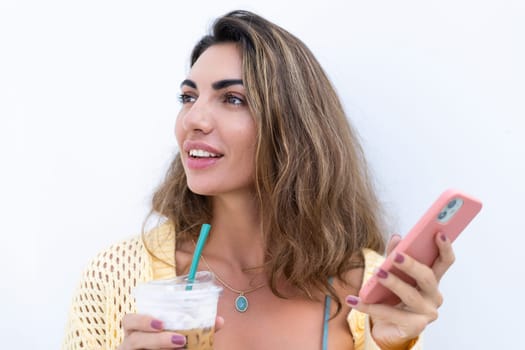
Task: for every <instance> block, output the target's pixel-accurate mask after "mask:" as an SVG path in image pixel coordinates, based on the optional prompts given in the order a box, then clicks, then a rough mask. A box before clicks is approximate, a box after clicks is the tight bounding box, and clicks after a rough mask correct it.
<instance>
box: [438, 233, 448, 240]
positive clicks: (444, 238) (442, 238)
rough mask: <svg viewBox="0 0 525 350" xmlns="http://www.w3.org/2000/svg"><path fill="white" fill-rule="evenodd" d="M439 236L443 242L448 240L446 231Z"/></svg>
mask: <svg viewBox="0 0 525 350" xmlns="http://www.w3.org/2000/svg"><path fill="white" fill-rule="evenodd" d="M439 237H440V238H441V240H442V241H443V242H446V241H447V236H445V234H444V233H442V234H440V236H439Z"/></svg>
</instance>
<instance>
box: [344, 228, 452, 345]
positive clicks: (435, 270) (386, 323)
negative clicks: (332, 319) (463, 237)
mask: <svg viewBox="0 0 525 350" xmlns="http://www.w3.org/2000/svg"><path fill="white" fill-rule="evenodd" d="M399 240H400V237H399V236H394V237H393V239H391V241H390V243H389V247H388V248H387V253H389V252H390V251H391V250H392V249H393V248H394V247H395V246H396V245H397V243H399ZM435 241H436V244H437V246H438V248H439V257H438V258H437V260H436V261H435V263H434V265H433V266H432V267H428V266H426V265H424V264H421V263H419V262H418V261H416V260H414V259H412V258H411V257H410V256H408V255H402V254H398V255H397V256H395V257H392V258H391V259H394V265H395V266H396V267H397V268H398V269H400V270H401V271H403V272H405V273H406V274H407V275H409V276H411V277H412V278H413V279H414V280H415V281H416V282H417V286H416V287H413V286H411V285H410V284H408V283H406V282H404V281H403V280H401V279H399V278H398V277H396V276H395V275H393V274H391V273H390V274H389V273H386V272H385V271H383V270H379V271H377V272H376V274H377V276H378V277H379V278H378V280H379V281H380V283H381V284H382V285H384V286H385V287H387V288H389V289H390V290H392V291H393V292H394V293H395V294H396V295H397V296H398V297H399V298H400V299H401V303H399V304H398V305H396V306H389V305H384V304H365V303H363V302H361V301H360V300H359V299H358V298H357V297H354V296H349V297H348V298H347V303H348V304H349V305H350V306H351V307H352V308H354V309H356V310H358V311H361V312H364V313H367V314H368V315H369V316H370V319H371V326H372V337H373V338H374V340H375V342H376V343H377V345H379V346H380V347H381V349H405V348H406V346H407V345H408V344H409V343H410V341H411V340H412V339H414V338H416V337H417V336H419V334H421V332H422V331H423V330H424V329H425V327H426V326H427V325H428V324H429V323H431V322H432V321H434V320H436V319H437V317H438V308H439V307H440V306H441V304H442V303H443V297H442V295H441V293H440V292H439V289H438V283H439V280H440V279H441V277H443V275H444V274H445V272H446V271H447V270H448V268H449V267H450V266H451V265H452V264H453V262H454V259H455V257H454V252H453V250H452V247H451V244H450V240H449V239H448V238H447V237H446V236H445V235H444V234H441V233H438V234H437V235H436V237H435Z"/></svg>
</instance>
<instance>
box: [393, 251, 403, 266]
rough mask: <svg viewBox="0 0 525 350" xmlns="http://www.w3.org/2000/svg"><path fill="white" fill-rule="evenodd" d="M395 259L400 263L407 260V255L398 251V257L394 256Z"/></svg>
mask: <svg viewBox="0 0 525 350" xmlns="http://www.w3.org/2000/svg"><path fill="white" fill-rule="evenodd" d="M394 261H395V262H396V263H398V264H401V263H402V262H403V261H405V257H404V256H403V255H401V254H399V253H396V257H395V258H394Z"/></svg>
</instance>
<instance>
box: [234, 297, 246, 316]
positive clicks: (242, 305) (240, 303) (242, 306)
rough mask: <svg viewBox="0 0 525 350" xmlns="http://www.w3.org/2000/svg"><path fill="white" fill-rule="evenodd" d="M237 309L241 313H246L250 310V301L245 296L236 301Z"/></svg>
mask: <svg viewBox="0 0 525 350" xmlns="http://www.w3.org/2000/svg"><path fill="white" fill-rule="evenodd" d="M235 309H236V310H237V311H239V312H246V310H248V299H246V297H245V296H244V295H243V294H239V296H238V297H237V298H236V299H235Z"/></svg>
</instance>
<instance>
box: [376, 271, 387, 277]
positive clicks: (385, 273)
mask: <svg viewBox="0 0 525 350" xmlns="http://www.w3.org/2000/svg"><path fill="white" fill-rule="evenodd" d="M376 275H377V277H379V278H387V277H388V272H386V271H385V270H383V269H379V271H377V273H376Z"/></svg>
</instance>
